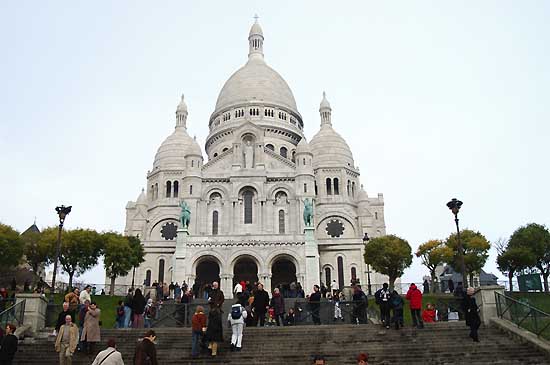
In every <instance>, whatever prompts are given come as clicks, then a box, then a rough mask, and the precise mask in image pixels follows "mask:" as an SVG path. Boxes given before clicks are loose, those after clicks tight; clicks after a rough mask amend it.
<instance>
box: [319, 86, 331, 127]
mask: <svg viewBox="0 0 550 365" xmlns="http://www.w3.org/2000/svg"><path fill="white" fill-rule="evenodd" d="M319 114H321V127H322V126H323V125H324V124H328V125H332V121H331V114H332V108H331V107H330V103H329V102H328V100H327V94H326V93H325V92H324V91H323V100H321V105H320V106H319Z"/></svg>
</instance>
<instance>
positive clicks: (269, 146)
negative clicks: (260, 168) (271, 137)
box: [265, 143, 275, 151]
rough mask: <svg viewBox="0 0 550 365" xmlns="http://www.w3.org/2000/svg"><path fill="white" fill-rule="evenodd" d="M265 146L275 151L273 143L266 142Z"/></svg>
mask: <svg viewBox="0 0 550 365" xmlns="http://www.w3.org/2000/svg"><path fill="white" fill-rule="evenodd" d="M265 147H266V148H267V149H268V150H271V151H275V147H273V145H272V144H271V143H268V144H266V145H265Z"/></svg>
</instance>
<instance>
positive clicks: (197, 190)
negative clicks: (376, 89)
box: [117, 21, 385, 297]
mask: <svg viewBox="0 0 550 365" xmlns="http://www.w3.org/2000/svg"><path fill="white" fill-rule="evenodd" d="M248 43H249V52H248V59H247V61H246V63H245V64H244V65H243V66H242V67H241V68H240V69H238V70H237V71H236V72H235V73H234V74H233V75H231V77H229V79H228V80H227V81H226V82H225V84H224V86H223V88H222V89H221V91H220V93H219V95H218V99H217V101H216V106H215V108H214V111H213V113H212V115H211V116H210V120H209V121H208V125H209V131H210V132H209V134H208V137H207V138H206V141H205V144H204V153H203V150H202V149H201V146H200V145H199V143H198V142H197V140H196V139H194V138H191V137H190V135H189V133H188V118H187V117H188V106H187V105H186V103H185V100H184V97H183V96H182V97H181V101H180V103H179V105H178V106H177V109H176V115H175V117H176V118H175V129H174V130H173V132H172V133H171V134H170V135H169V136H168V137H167V138H166V139H165V140H164V142H162V144H161V145H160V147H159V148H158V151H157V153H156V155H155V158H154V162H153V166H152V169H151V170H150V171H148V172H147V185H146V189H143V190H142V192H141V194H140V195H139V196H138V198H137V200H136V201H131V202H128V204H127V206H126V228H125V234H126V235H134V236H139V238H140V239H141V242H142V244H143V245H144V248H145V252H146V256H145V262H144V263H143V264H141V266H140V267H139V268H138V269H137V270H136V282H139V283H141V282H143V283H144V284H145V285H151V284H152V283H153V282H155V281H157V282H168V283H169V282H174V283H175V282H179V283H182V282H183V281H186V283H188V284H189V285H192V284H193V283H195V282H197V283H199V284H201V285H202V284H204V283H207V282H211V281H213V280H219V281H220V283H221V288H222V290H223V291H224V292H225V293H226V296H228V297H231V292H232V287H233V285H234V283H235V282H237V281H240V280H250V281H251V282H252V281H260V282H263V283H264V285H265V286H266V289H267V290H271V289H273V288H275V286H278V285H288V284H289V283H292V282H299V283H301V284H302V285H303V286H304V289H305V291H306V293H308V292H309V291H311V286H313V284H319V283H320V282H323V283H326V284H331V283H332V284H333V286H334V285H336V286H338V287H344V286H348V285H350V283H351V282H352V281H359V282H360V283H362V284H365V285H366V282H367V280H366V277H367V267H366V265H365V263H364V258H363V252H364V249H363V238H364V236H365V233H367V234H368V236H369V237H376V236H380V235H384V234H385V223H384V200H383V196H382V194H378V195H377V196H376V197H369V196H368V195H367V193H366V192H365V190H364V188H363V185H361V183H360V180H359V170H358V168H357V167H356V166H355V164H354V160H353V154H352V152H351V150H350V148H349V146H348V144H347V143H346V141H345V140H344V139H343V138H342V137H341V136H340V134H338V132H337V131H336V129H337V127H338V124H339V123H340V124H344V123H345V122H344V121H338V120H336V118H335V120H334V121H333V118H332V109H331V106H330V103H329V102H328V100H327V97H326V95H325V94H324V93H323V95H322V99H321V103H320V106H319V117H320V121H319V122H320V128H319V131H318V132H317V133H316V134H315V135H314V136H313V137H312V138H311V139H310V140H309V142H308V139H307V138H306V136H305V135H304V120H302V116H301V115H300V112H299V111H298V107H297V104H296V100H295V99H294V96H293V94H292V91H291V89H290V87H289V86H288V84H287V83H286V81H285V80H284V79H283V78H282V77H281V75H280V74H279V73H277V72H276V71H275V70H273V69H272V68H271V67H270V66H269V65H268V64H267V63H266V60H265V59H264V35H263V32H262V28H261V27H260V25H259V23H258V22H257V21H256V22H255V23H254V24H253V25H252V27H251V29H250V33H249V35H248ZM308 123H313V122H312V121H308ZM315 123H317V122H315ZM189 127H192V124H191V125H190V126H189ZM306 199H308V201H312V202H313V222H311V224H309V223H310V222H307V223H308V224H306V222H305V221H304V214H303V213H304V208H305V204H307V203H306ZM182 202H185V206H187V207H189V211H190V218H189V225H188V227H182V224H181V221H180V212H181V208H180V206H181V205H182ZM370 277H371V279H372V283H373V284H377V283H381V282H382V281H383V280H384V277H383V276H382V275H379V274H377V273H372V274H371V275H370ZM130 283H131V275H129V276H126V277H120V278H118V279H117V284H118V285H128V284H130Z"/></svg>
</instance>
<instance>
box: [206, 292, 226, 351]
mask: <svg viewBox="0 0 550 365" xmlns="http://www.w3.org/2000/svg"><path fill="white" fill-rule="evenodd" d="M206 338H207V340H208V348H209V349H210V350H211V351H212V356H216V355H217V354H218V342H222V341H223V327H222V310H221V308H220V307H217V306H216V305H215V304H214V303H213V302H212V303H210V312H209V313H208V326H207V327H206Z"/></svg>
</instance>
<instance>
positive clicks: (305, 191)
mask: <svg viewBox="0 0 550 365" xmlns="http://www.w3.org/2000/svg"><path fill="white" fill-rule="evenodd" d="M304 193H307V184H306V183H304Z"/></svg>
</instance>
